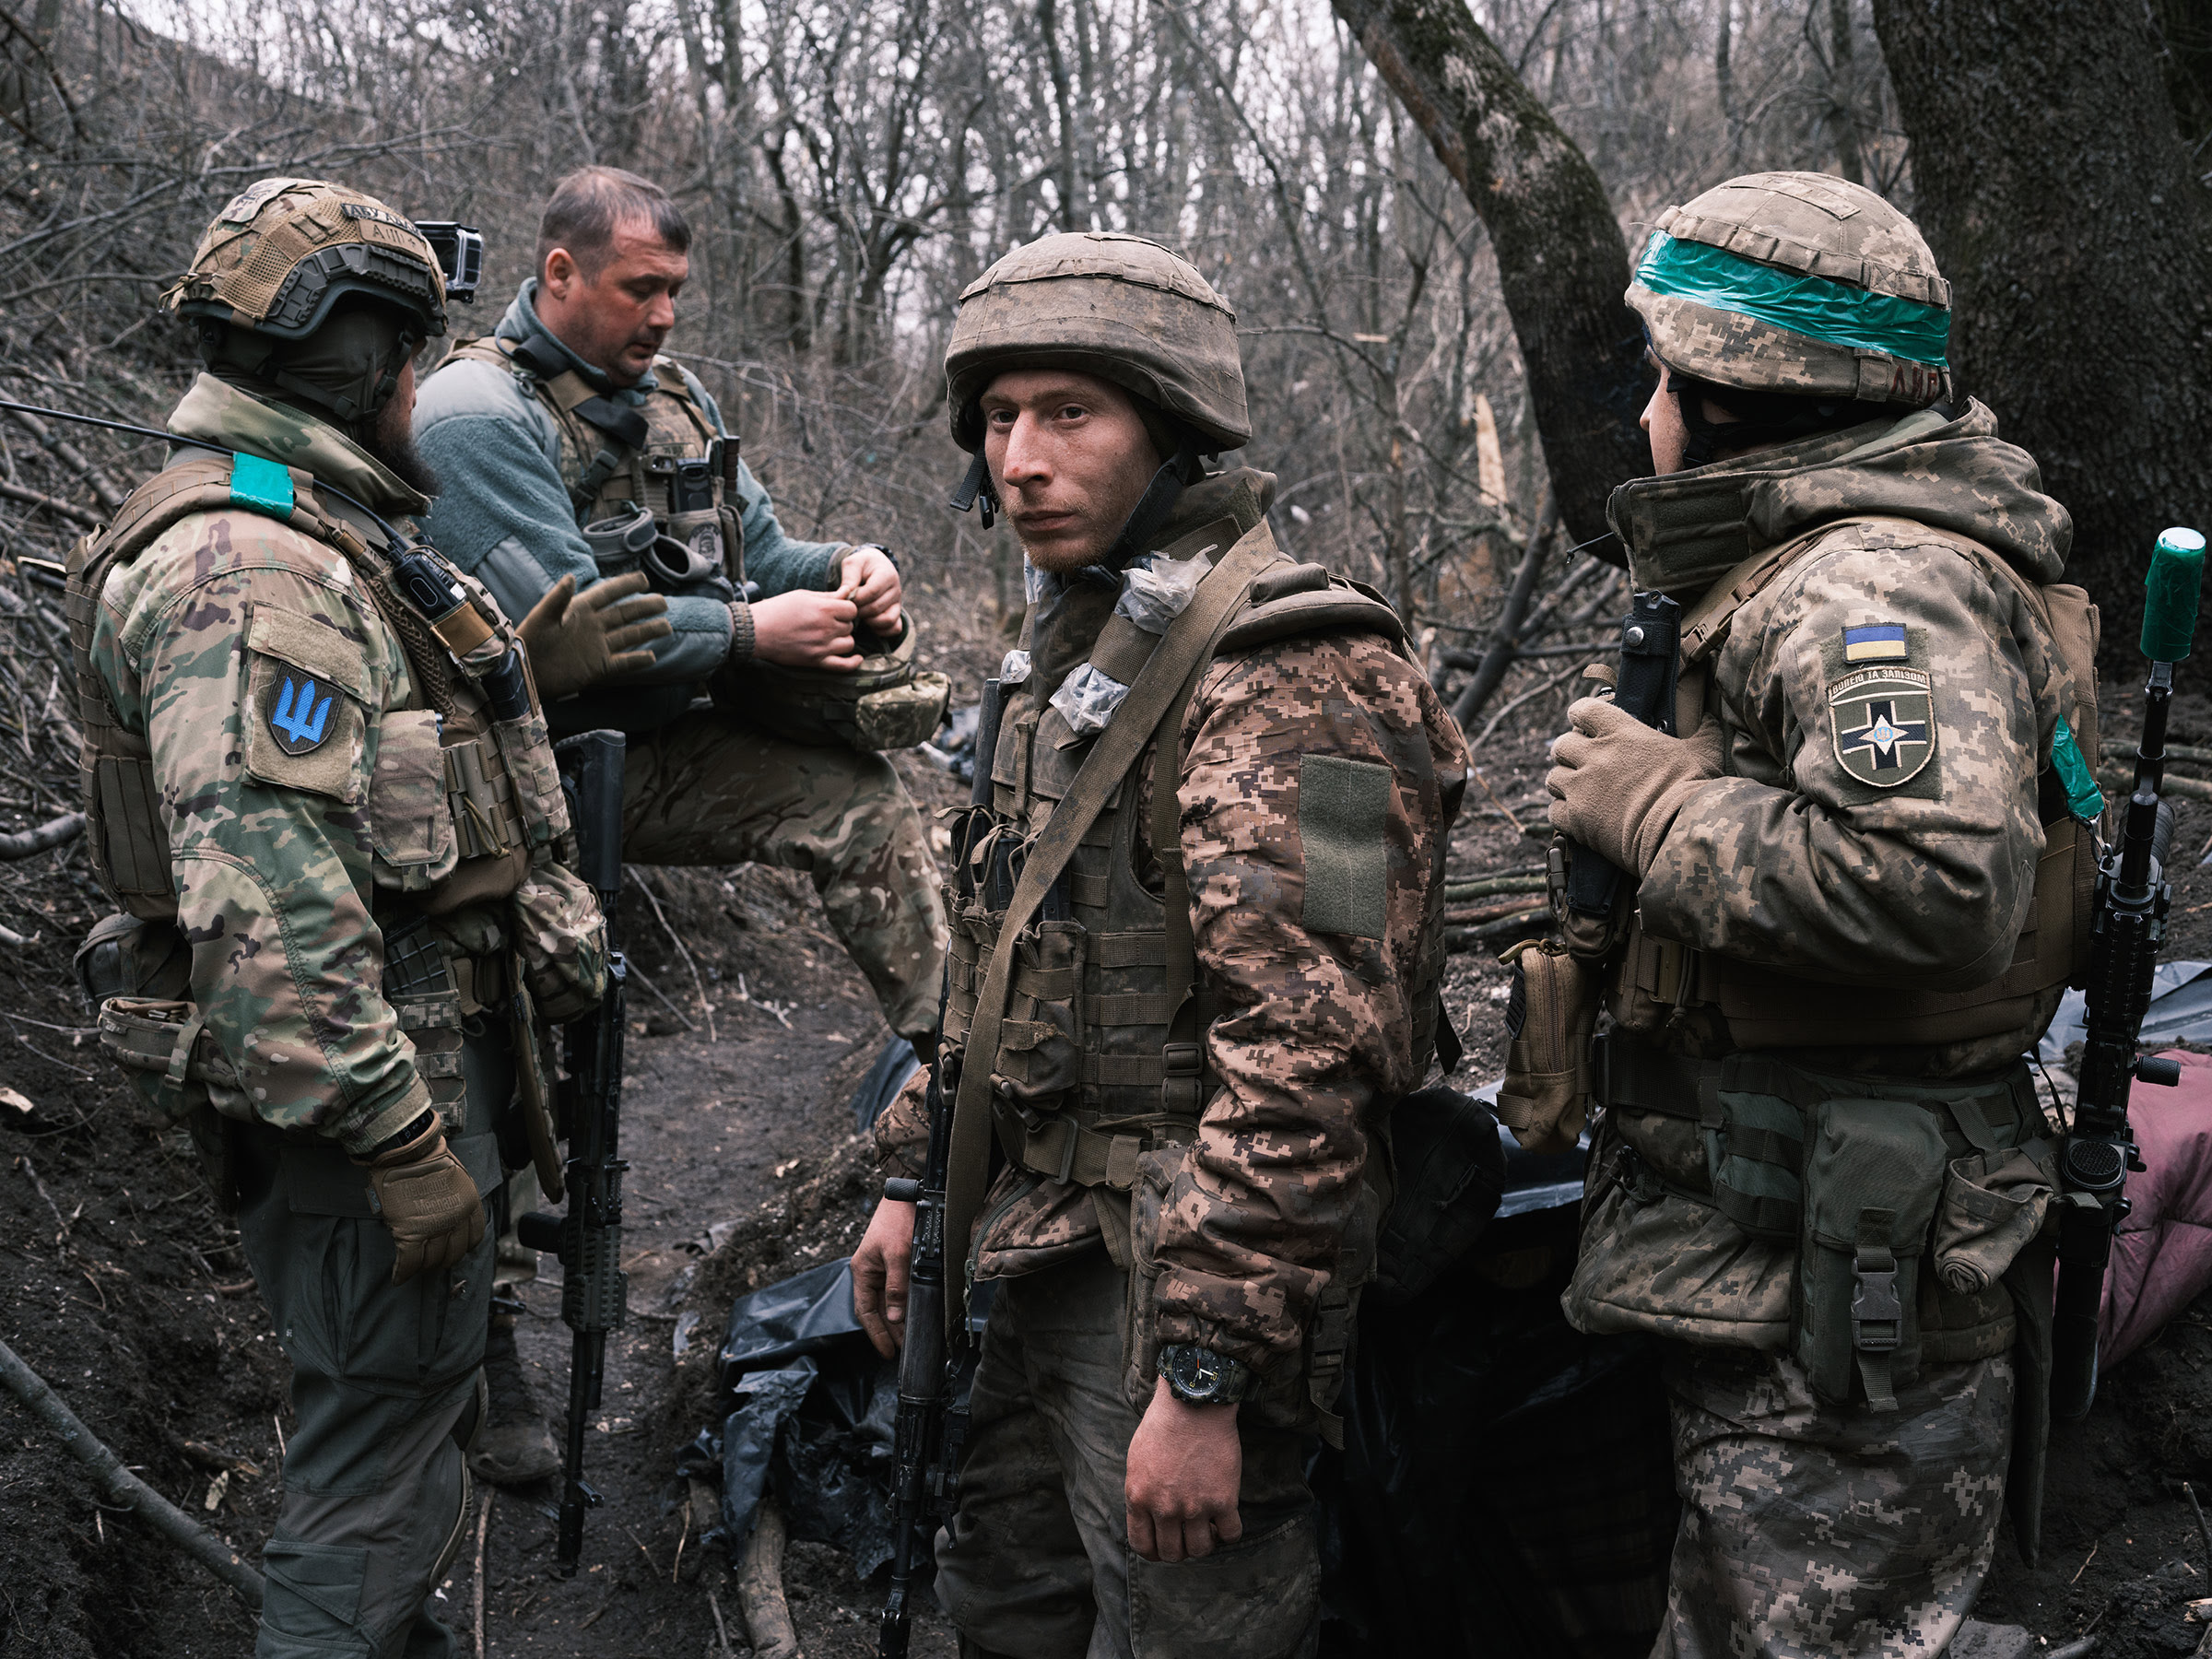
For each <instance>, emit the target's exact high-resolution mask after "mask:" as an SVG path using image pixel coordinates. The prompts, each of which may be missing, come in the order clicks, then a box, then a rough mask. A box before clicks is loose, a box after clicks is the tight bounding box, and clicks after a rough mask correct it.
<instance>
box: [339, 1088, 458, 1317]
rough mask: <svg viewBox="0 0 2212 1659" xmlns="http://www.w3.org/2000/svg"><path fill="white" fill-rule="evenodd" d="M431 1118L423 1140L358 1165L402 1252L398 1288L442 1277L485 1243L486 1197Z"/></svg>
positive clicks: (395, 1276) (395, 1278)
mask: <svg viewBox="0 0 2212 1659" xmlns="http://www.w3.org/2000/svg"><path fill="white" fill-rule="evenodd" d="M427 1115H428V1116H429V1124H428V1126H427V1127H425V1128H424V1129H423V1131H422V1133H420V1134H419V1135H413V1136H412V1137H410V1138H406V1139H402V1140H401V1141H400V1143H399V1145H397V1146H395V1147H385V1148H384V1149H383V1150H382V1151H380V1152H376V1153H372V1154H371V1155H370V1156H369V1157H367V1158H357V1159H354V1162H356V1163H358V1164H360V1165H361V1166H362V1167H363V1168H365V1169H367V1170H368V1171H369V1192H370V1202H371V1204H373V1205H374V1206H375V1207H376V1213H377V1216H378V1218H380V1219H381V1220H382V1222H383V1224H384V1225H385V1226H386V1227H388V1228H390V1229H391V1230H392V1241H393V1242H394V1244H396V1245H398V1246H399V1257H398V1259H397V1260H396V1261H394V1263H393V1264H392V1282H393V1283H394V1284H395V1285H404V1284H406V1282H407V1281H408V1280H409V1279H411V1278H413V1277H415V1276H416V1275H417V1274H418V1273H442V1272H443V1271H445V1269H446V1268H448V1267H451V1266H452V1265H453V1264H454V1263H455V1262H457V1261H459V1260H460V1259H461V1258H462V1257H463V1256H465V1255H466V1254H467V1253H469V1252H470V1251H472V1250H474V1249H475V1248H476V1247H477V1245H479V1244H481V1243H482V1242H483V1241H484V1195H483V1194H481V1193H479V1192H477V1183H476V1182H474V1181H472V1180H470V1179H469V1174H468V1171H466V1170H465V1169H464V1168H462V1166H461V1160H460V1159H458V1158H455V1157H454V1156H453V1148H451V1147H448V1146H447V1145H446V1144H445V1130H444V1128H443V1127H442V1126H441V1124H440V1123H439V1121H438V1118H437V1115H436V1114H435V1113H429V1114H427Z"/></svg>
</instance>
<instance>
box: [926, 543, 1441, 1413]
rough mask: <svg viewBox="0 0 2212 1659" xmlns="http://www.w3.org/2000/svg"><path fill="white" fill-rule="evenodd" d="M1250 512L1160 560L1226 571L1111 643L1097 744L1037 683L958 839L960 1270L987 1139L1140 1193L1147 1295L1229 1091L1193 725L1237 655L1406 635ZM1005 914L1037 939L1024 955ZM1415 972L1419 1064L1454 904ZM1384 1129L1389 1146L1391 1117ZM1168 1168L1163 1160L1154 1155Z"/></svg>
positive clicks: (1338, 1316)
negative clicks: (1182, 1185)
mask: <svg viewBox="0 0 2212 1659" xmlns="http://www.w3.org/2000/svg"><path fill="white" fill-rule="evenodd" d="M1247 509H1248V510H1247V512H1245V513H1243V514H1242V515H1241V517H1242V518H1243V519H1244V521H1245V522H1248V523H1251V524H1252V526H1253V527H1252V528H1250V529H1249V530H1241V529H1240V520H1239V518H1237V517H1230V518H1224V519H1221V520H1218V521H1216V522H1215V523H1214V524H1209V525H1206V526H1205V527H1204V528H1202V529H1200V530H1197V531H1195V532H1194V533H1192V534H1191V535H1186V536H1184V537H1182V539H1180V540H1179V541H1178V542H1177V543H1176V544H1174V545H1173V546H1172V547H1170V548H1169V549H1168V550H1167V551H1166V553H1165V555H1164V557H1165V558H1166V559H1170V560H1174V561H1180V560H1182V559H1192V558H1194V557H1196V556H1198V555H1199V554H1200V553H1202V552H1210V553H1211V554H1212V556H1213V557H1214V558H1215V559H1216V560H1217V563H1216V566H1215V569H1214V570H1213V571H1211V572H1209V573H1208V574H1207V575H1206V578H1205V579H1204V580H1203V581H1202V582H1200V583H1199V585H1198V588H1197V592H1196V594H1195V596H1194V598H1193V599H1192V600H1191V602H1190V604H1189V606H1188V608H1187V609H1186V610H1185V611H1184V612H1183V613H1182V616H1181V617H1179V618H1177V619H1176V621H1175V623H1174V624H1173V625H1172V626H1171V628H1170V629H1169V630H1168V632H1167V634H1166V635H1165V636H1164V637H1162V636H1159V635H1155V634H1152V633H1148V632H1147V631H1145V630H1144V629H1139V628H1137V627H1136V626H1135V624H1133V623H1131V622H1130V621H1129V620H1128V619H1127V618H1124V617H1121V616H1115V617H1113V618H1111V619H1110V620H1109V621H1108V623H1107V624H1106V626H1105V628H1104V629H1102V630H1101V631H1100V634H1099V637H1098V639H1097V641H1095V643H1094V644H1093V646H1092V649H1091V652H1090V654H1089V657H1088V661H1089V663H1090V665H1092V666H1093V667H1095V668H1097V669H1099V670H1100V672H1102V673H1104V674H1106V675H1107V676H1109V677H1112V678H1113V679H1115V680H1117V681H1119V682H1120V683H1122V684H1124V685H1126V686H1127V687H1128V688H1129V695H1128V698H1127V700H1125V701H1124V703H1123V704H1122V706H1121V707H1120V708H1119V710H1118V711H1116V712H1115V713H1114V714H1113V716H1112V720H1111V721H1110V723H1109V724H1107V726H1106V728H1105V730H1104V731H1103V732H1101V733H1100V734H1099V735H1097V736H1096V737H1095V738H1093V739H1091V740H1089V741H1084V740H1083V739H1080V738H1078V737H1077V735H1075V733H1074V731H1073V730H1072V728H1071V727H1070V726H1069V724H1068V723H1067V721H1066V720H1065V718H1064V717H1063V716H1062V714H1061V713H1060V712H1059V711H1057V710H1055V709H1053V708H1052V707H1051V706H1050V705H1049V703H1048V702H1046V701H1044V700H1043V698H1044V695H1045V694H1049V692H1050V691H1051V690H1052V689H1053V688H1051V687H1044V686H1041V685H1039V684H1038V683H1037V680H1036V679H1034V678H1032V679H1031V680H1030V681H1028V682H1025V683H1024V684H1023V685H1022V686H1021V687H1020V688H1018V690H1017V691H1015V692H1014V694H1013V695H1012V697H1011V699H1010V700H1009V701H1008V703H1007V706H1006V712H1005V714H1004V716H1003V717H1002V724H1001V727H1000V734H999V740H998V747H997V748H996V751H995V752H994V754H993V755H992V756H991V757H989V758H988V761H987V763H988V764H989V765H990V767H991V789H992V800H991V805H990V806H987V807H978V808H975V809H973V811H972V812H971V815H970V817H969V818H968V819H967V820H966V821H965V822H964V823H963V824H962V825H961V827H960V830H959V832H958V834H957V838H956V842H955V847H956V853H958V854H959V856H958V860H957V864H956V867H955V868H954V871H953V873H952V876H951V878H950V879H949V880H948V882H947V888H946V895H945V897H946V912H947V919H948V921H949V924H950V930H949V931H950V938H949V943H948V947H947V992H946V1006H945V1024H944V1041H945V1044H946V1049H947V1053H948V1054H949V1055H951V1056H953V1057H954V1060H955V1069H956V1070H957V1073H958V1076H959V1088H958V1096H957V1100H956V1101H955V1112H954V1122H953V1131H952V1149H951V1159H952V1166H951V1171H950V1178H949V1180H948V1182H947V1239H948V1241H957V1242H956V1243H955V1244H954V1248H955V1249H957V1250H963V1251H965V1250H966V1249H967V1248H968V1246H969V1241H970V1238H971V1224H972V1223H973V1222H974V1220H975V1218H976V1215H977V1211H978V1209H979V1207H980V1202H981V1199H982V1187H983V1184H984V1180H985V1175H986V1164H987V1154H988V1151H989V1144H988V1143H989V1141H990V1139H991V1137H992V1136H993V1135H995V1136H996V1138H997V1141H998V1144H999V1146H1000V1147H1002V1148H1003V1150H1004V1151H1005V1153H1006V1157H1007V1158H1008V1159H1010V1160H1011V1161H1012V1162H1014V1163H1015V1164H1016V1165H1018V1166H1019V1167H1020V1168H1021V1169H1023V1170H1025V1171H1029V1172H1030V1173H1031V1174H1033V1175H1035V1176H1038V1177H1041V1178H1042V1179H1044V1180H1047V1181H1059V1182H1073V1183H1075V1184H1077V1185H1079V1186H1086V1187H1091V1188H1094V1189H1103V1192H1102V1193H1101V1194H1100V1196H1101V1197H1104V1196H1105V1195H1107V1194H1127V1193H1130V1192H1131V1190H1132V1188H1133V1187H1134V1188H1137V1189H1139V1191H1138V1194H1137V1197H1138V1202H1137V1204H1136V1206H1135V1215H1134V1216H1132V1218H1131V1221H1132V1224H1133V1231H1134V1234H1135V1237H1134V1240H1133V1245H1132V1247H1133V1249H1134V1250H1135V1255H1136V1257H1137V1270H1138V1271H1137V1277H1145V1273H1144V1268H1145V1264H1146V1261H1147V1239H1146V1237H1145V1236H1144V1235H1145V1234H1146V1232H1147V1228H1148V1227H1152V1226H1156V1225H1157V1220H1158V1216H1157V1211H1158V1209H1159V1203H1158V1200H1159V1197H1160V1196H1161V1194H1160V1193H1159V1192H1155V1191H1153V1190H1152V1188H1153V1187H1155V1186H1157V1185H1158V1183H1159V1180H1160V1179H1162V1178H1163V1177H1164V1175H1165V1172H1166V1171H1165V1167H1164V1165H1163V1163H1162V1158H1165V1159H1172V1158H1173V1157H1177V1156H1179V1155H1180V1153H1179V1149H1180V1148H1181V1147H1182V1146H1184V1145H1186V1144H1188V1143H1189V1142H1190V1141H1191V1140H1192V1139H1193V1138H1194V1136H1195V1135H1196V1133H1197V1128H1198V1124H1199V1120H1200V1118H1201V1116H1202V1114H1203V1113H1204V1111H1205V1108H1206V1100H1207V1099H1208V1097H1209V1096H1210V1095H1211V1094H1212V1093H1213V1091H1214V1089H1215V1088H1216V1087H1218V1079H1217V1078H1215V1077H1213V1076H1212V1075H1211V1074H1210V1073H1209V1071H1208V1069H1207V1064H1206V1030H1207V1028H1208V1027H1209V1026H1210V1025H1211V1024H1212V1022H1213V1019H1214V1018H1215V1015H1216V1012H1217V1005H1216V999H1215V993H1214V991H1213V988H1212V987H1211V986H1209V985H1208V984H1207V983H1206V980H1205V977H1204V975H1203V974H1202V973H1201V972H1200V971H1199V969H1198V965H1197V962H1196V957H1195V950H1194V940H1193V936H1192V929H1191V900H1190V891H1189V888H1188V884H1187V882H1186V880H1185V877H1184V874H1183V870H1182V851H1181V824H1180V812H1181V808H1180V802H1179V796H1178V789H1179V785H1180V782H1181V776H1182V749H1181V744H1180V741H1179V739H1180V733H1181V728H1182V719H1183V715H1184V712H1185V711H1186V709H1187V707H1188V705H1189V702H1190V700H1191V698H1192V696H1193V695H1194V693H1195V691H1196V688H1197V686H1198V683H1199V680H1200V678H1201V677H1202V675H1203V673H1204V671H1205V670H1206V668H1207V667H1208V666H1209V665H1211V664H1212V663H1213V662H1214V661H1215V659H1216V658H1217V657H1219V656H1221V655H1224V654H1228V653H1238V652H1243V651H1246V650H1250V649H1252V648H1253V647H1256V646H1259V645H1264V644H1267V643H1271V642H1274V641H1281V640H1287V639H1293V638H1299V637H1301V636H1306V635H1312V634H1319V633H1324V632H1328V631H1332V630H1341V631H1361V632H1370V633H1377V634H1381V635H1382V636H1384V637H1385V638H1387V639H1388V640H1390V641H1392V642H1393V643H1394V645H1396V646H1397V647H1398V648H1399V649H1401V650H1403V649H1404V643H1405V632H1404V626H1403V624H1402V623H1401V622H1400V621H1399V619H1398V617H1397V614H1396V613H1395V612H1394V611H1393V610H1392V609H1391V608H1390V606H1388V605H1387V604H1385V603H1384V602H1383V601H1382V599H1381V598H1380V597H1379V596H1377V595H1375V594H1373V593H1371V591H1369V590H1366V589H1363V588H1360V587H1359V586H1358V585H1356V584H1354V583H1351V582H1346V581H1343V580H1342V579H1333V578H1332V577H1331V576H1330V575H1329V574H1328V572H1327V571H1324V569H1323V568H1322V567H1320V566H1318V565H1299V564H1293V563H1292V562H1291V561H1290V560H1289V559H1288V558H1287V557H1286V556H1285V555H1283V554H1282V553H1281V552H1280V551H1279V550H1278V549H1277V547H1276V546H1275V543H1274V540H1273V537H1272V536H1270V535H1269V534H1268V532H1267V528H1266V526H1265V523H1264V522H1261V521H1260V520H1259V513H1258V511H1257V506H1256V500H1255V501H1253V502H1250V503H1247ZM1077 671H1078V672H1079V670H1077ZM1147 746H1149V747H1150V749H1151V754H1152V760H1151V773H1150V783H1151V791H1150V813H1149V818H1150V822H1149V824H1148V826H1147V827H1146V828H1147V833H1148V840H1149V843H1150V858H1149V861H1148V864H1147V869H1146V870H1144V871H1140V869H1139V866H1138V859H1137V849H1138V845H1139V841H1138V833H1139V824H1138V821H1137V819H1138V814H1137V810H1136V807H1137V802H1138V799H1139V797H1140V794H1142V791H1141V790H1140V787H1139V782H1140V778H1141V776H1142V756H1143V752H1144V750H1145V748H1146V747H1147ZM1147 874H1149V875H1150V876H1152V877H1154V878H1155V879H1156V880H1157V883H1158V887H1159V890H1158V891H1155V890H1153V888H1152V886H1151V885H1149V884H1147V881H1146V880H1145V879H1144V878H1143V877H1144V876H1145V875H1147ZM1438 892H1439V896H1440V898H1441V884H1440V887H1439V889H1438ZM1009 915H1016V916H1019V917H1021V918H1024V920H1023V921H1022V922H1020V923H1019V924H1018V932H1017V933H1016V934H1015V935H1014V936H1013V937H1012V938H1011V939H1010V940H1009V939H1008V938H1007V937H1006V923H1007V918H1008V917H1009ZM1419 961H1420V973H1421V983H1420V984H1418V985H1417V986H1415V987H1414V988H1413V1001H1412V1006H1413V1007H1415V1008H1416V1009H1418V1015H1417V1019H1416V1029H1415V1031H1414V1045H1415V1046H1414V1053H1416V1054H1418V1055H1422V1056H1426V1055H1427V1054H1428V1053H1430V1052H1431V1051H1432V1048H1433V1046H1434V1043H1435V1041H1436V1034H1437V1025H1436V1018H1437V1012H1438V1004H1437V998H1436V987H1437V985H1438V984H1439V983H1440V982H1441V973H1442V965H1443V938H1442V927H1441V904H1438V905H1435V906H1432V907H1431V913H1430V919H1429V925H1428V927H1427V930H1426V933H1425V935H1424V937H1423V940H1422V948H1421V953H1420V958H1419ZM986 1056H987V1057H986ZM947 1075H951V1074H950V1073H949V1072H948V1074H947ZM1370 1128H1371V1131H1372V1132H1373V1133H1375V1134H1377V1135H1382V1136H1386V1135H1387V1124H1386V1122H1385V1121H1383V1118H1382V1116H1381V1115H1379V1116H1378V1120H1377V1121H1376V1122H1374V1123H1373V1124H1371V1125H1370ZM1156 1152H1157V1153H1159V1154H1161V1155H1162V1158H1148V1157H1147V1154H1150V1153H1156ZM1386 1165H1387V1159H1385V1158H1376V1159H1370V1160H1369V1177H1370V1185H1371V1192H1370V1194H1369V1199H1370V1202H1368V1203H1367V1204H1366V1205H1365V1206H1364V1207H1363V1210H1362V1214H1363V1217H1364V1221H1365V1225H1364V1226H1363V1227H1362V1228H1361V1229H1360V1232H1361V1237H1360V1238H1359V1239H1358V1240H1355V1239H1352V1238H1349V1237H1347V1244H1346V1251H1345V1257H1346V1259H1345V1260H1344V1261H1343V1262H1341V1263H1340V1264H1339V1265H1338V1271H1337V1273H1336V1275H1335V1276H1334V1277H1333V1278H1332V1283H1331V1286H1330V1289H1329V1292H1328V1293H1327V1294H1325V1295H1324V1298H1323V1305H1322V1306H1321V1307H1320V1309H1319V1310H1318V1311H1317V1313H1316V1317H1315V1321H1314V1326H1313V1329H1312V1331H1311V1332H1310V1333H1309V1338H1308V1345H1307V1365H1306V1373H1305V1374H1304V1375H1303V1376H1300V1377H1294V1378H1286V1379H1283V1380H1282V1387H1281V1388H1280V1389H1278V1390H1276V1391H1275V1392H1276V1393H1278V1394H1282V1395H1283V1397H1282V1398H1281V1399H1279V1400H1278V1399H1272V1398H1263V1399H1262V1400H1261V1401H1260V1402H1259V1404H1260V1406H1262V1408H1263V1409H1271V1410H1272V1411H1274V1412H1276V1413H1277V1414H1279V1415H1280V1417H1281V1418H1283V1420H1308V1421H1310V1420H1312V1419H1311V1418H1310V1417H1304V1416H1302V1414H1304V1412H1305V1409H1306V1404H1305V1403H1306V1400H1307V1398H1308V1397H1309V1395H1310V1398H1311V1401H1312V1406H1313V1407H1315V1408H1317V1409H1318V1411H1319V1413H1320V1420H1321V1423H1322V1427H1323V1429H1324V1432H1326V1431H1327V1430H1328V1429H1329V1427H1330V1425H1331V1424H1332V1423H1333V1421H1334V1419H1333V1418H1330V1417H1329V1415H1328V1407H1329V1406H1330V1405H1331V1403H1333V1401H1334V1400H1335V1394H1336V1390H1337V1386H1338V1384H1339V1382H1340V1381H1341V1368H1342V1364H1343V1361H1344V1358H1345V1354H1346V1352H1347V1347H1348V1341H1349V1325H1350V1320H1351V1313H1352V1309H1353V1305H1354V1303H1355V1301H1356V1299H1357V1296H1358V1291H1359V1285H1360V1284H1361V1283H1363V1282H1364V1280H1365V1279H1366V1277H1369V1274H1370V1273H1371V1267H1372V1250H1373V1238H1372V1234H1373V1230H1374V1226H1373V1224H1374V1222H1375V1221H1376V1219H1377V1218H1379V1216H1380V1214H1381V1211H1382V1206H1383V1205H1384V1203H1385V1202H1386V1197H1387V1194H1386V1191H1385V1190H1384V1189H1385V1187H1386V1182H1387V1175H1386ZM1147 1194H1148V1195H1149V1196H1150V1197H1151V1198H1152V1199H1153V1200H1154V1202H1153V1203H1151V1204H1150V1205H1147V1203H1146V1202H1145V1198H1146V1196H1147ZM1101 1208H1102V1206H1101ZM1134 1294H1135V1293H1134V1292H1133V1296H1134ZM950 1300H952V1301H953V1302H954V1303H955V1305H956V1306H957V1305H958V1304H959V1302H960V1300H961V1299H960V1298H957V1297H956V1298H953V1299H950ZM1148 1324H1149V1321H1148V1319H1144V1320H1138V1319H1136V1318H1135V1315H1134V1312H1133V1329H1132V1330H1131V1332H1130V1333H1129V1353H1128V1356H1127V1359H1128V1368H1129V1379H1130V1382H1129V1385H1130V1387H1131V1388H1132V1389H1141V1390H1143V1391H1148V1390H1149V1389H1150V1387H1151V1382H1150V1375H1151V1371H1150V1367H1151V1364H1152V1360H1153V1357H1154V1355H1155V1354H1156V1352H1157V1348H1156V1346H1155V1345H1154V1343H1155V1339H1153V1338H1152V1335H1151V1333H1150V1331H1149V1329H1148V1328H1135V1326H1137V1325H1143V1326H1148Z"/></svg>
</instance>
